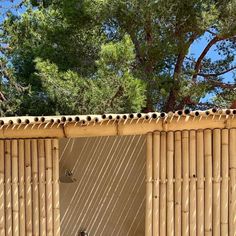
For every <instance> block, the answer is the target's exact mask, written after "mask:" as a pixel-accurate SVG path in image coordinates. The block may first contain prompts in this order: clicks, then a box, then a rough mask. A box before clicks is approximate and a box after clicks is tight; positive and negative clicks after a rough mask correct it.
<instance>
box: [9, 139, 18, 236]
mask: <svg viewBox="0 0 236 236" xmlns="http://www.w3.org/2000/svg"><path fill="white" fill-rule="evenodd" d="M11 142H12V215H13V221H12V222H13V225H12V228H13V235H14V236H17V235H19V191H18V141H17V140H16V139H15V140H12V141H11Z"/></svg>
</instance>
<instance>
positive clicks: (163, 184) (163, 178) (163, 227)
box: [159, 132, 166, 236]
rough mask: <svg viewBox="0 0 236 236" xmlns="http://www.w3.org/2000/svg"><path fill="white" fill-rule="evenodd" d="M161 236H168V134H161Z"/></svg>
mask: <svg viewBox="0 0 236 236" xmlns="http://www.w3.org/2000/svg"><path fill="white" fill-rule="evenodd" d="M159 225H160V235H161V236H165V235H166V132H161V160H160V224H159Z"/></svg>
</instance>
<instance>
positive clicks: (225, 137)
mask: <svg viewBox="0 0 236 236" xmlns="http://www.w3.org/2000/svg"><path fill="white" fill-rule="evenodd" d="M221 140H222V141H221V150H222V152H221V153H222V160H221V165H222V186H221V203H220V206H221V209H220V211H221V215H220V217H221V219H220V220H221V235H226V236H227V235H228V226H229V224H228V211H229V208H228V207H229V205H228V194H229V191H228V178H229V132H228V129H223V130H222V139H221Z"/></svg>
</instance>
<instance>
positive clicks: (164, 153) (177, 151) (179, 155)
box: [145, 128, 236, 236]
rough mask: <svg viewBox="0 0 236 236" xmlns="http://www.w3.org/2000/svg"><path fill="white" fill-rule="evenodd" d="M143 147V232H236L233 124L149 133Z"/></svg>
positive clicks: (196, 234)
mask: <svg viewBox="0 0 236 236" xmlns="http://www.w3.org/2000/svg"><path fill="white" fill-rule="evenodd" d="M147 147H148V149H147V154H148V155H147V169H146V171H147V177H148V178H147V180H148V181H147V190H148V191H147V199H148V201H147V206H148V207H146V216H148V217H146V227H148V229H149V230H148V232H147V231H146V233H148V234H145V235H152V236H159V235H161V236H162V235H167V236H168V235H190V236H199V235H223V236H224V235H230V236H231V235H232V236H233V235H236V217H235V216H236V129H235V128H231V129H226V128H224V129H219V128H216V129H203V130H201V129H200V130H183V131H168V132H159V131H155V132H153V133H148V135H147ZM150 183H152V186H151V185H150ZM151 198H152V199H153V201H152V203H151V201H150V199H151ZM151 206H152V207H151ZM151 216H152V217H151ZM150 225H152V227H151V229H150ZM146 229H147V228H146Z"/></svg>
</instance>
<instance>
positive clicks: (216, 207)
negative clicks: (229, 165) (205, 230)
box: [213, 129, 236, 236]
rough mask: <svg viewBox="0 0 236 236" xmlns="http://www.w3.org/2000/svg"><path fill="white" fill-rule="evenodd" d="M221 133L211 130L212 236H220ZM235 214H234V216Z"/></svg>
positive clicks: (217, 130)
mask: <svg viewBox="0 0 236 236" xmlns="http://www.w3.org/2000/svg"><path fill="white" fill-rule="evenodd" d="M220 157H221V131H220V129H215V130H213V178H214V182H213V235H216V236H217V235H220V181H221V180H220V170H221V168H220ZM235 213H236V212H234V214H235Z"/></svg>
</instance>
